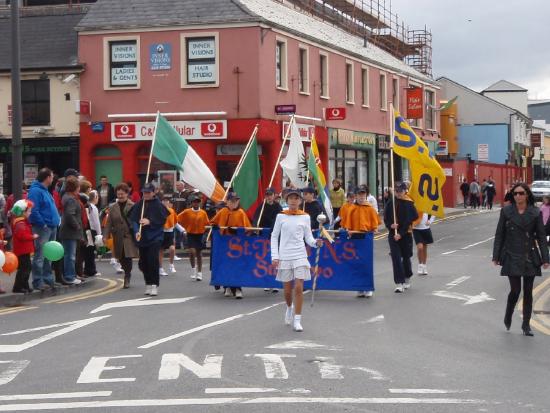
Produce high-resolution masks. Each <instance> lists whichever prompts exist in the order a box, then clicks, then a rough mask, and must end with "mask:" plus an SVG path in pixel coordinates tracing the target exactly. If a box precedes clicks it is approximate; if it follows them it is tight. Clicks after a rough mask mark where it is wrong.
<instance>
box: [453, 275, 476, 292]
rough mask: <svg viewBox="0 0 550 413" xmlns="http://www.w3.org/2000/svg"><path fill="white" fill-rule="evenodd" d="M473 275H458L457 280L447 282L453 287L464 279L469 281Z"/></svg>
mask: <svg viewBox="0 0 550 413" xmlns="http://www.w3.org/2000/svg"><path fill="white" fill-rule="evenodd" d="M470 278H471V277H470V276H469V275H464V276H462V277H458V278H457V279H456V280H453V281H451V282H450V283H447V288H449V289H450V288H453V287H456V286H457V285H458V284H462V283H463V282H464V281H467V280H468V279H470Z"/></svg>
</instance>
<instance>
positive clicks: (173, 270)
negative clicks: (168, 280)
mask: <svg viewBox="0 0 550 413" xmlns="http://www.w3.org/2000/svg"><path fill="white" fill-rule="evenodd" d="M170 272H171V273H172V274H175V273H176V272H177V271H176V267H174V264H170Z"/></svg>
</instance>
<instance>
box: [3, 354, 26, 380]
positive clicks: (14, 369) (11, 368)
mask: <svg viewBox="0 0 550 413" xmlns="http://www.w3.org/2000/svg"><path fill="white" fill-rule="evenodd" d="M29 363H30V360H8V361H0V364H8V368H7V369H6V370H4V371H2V372H0V386H1V385H2V384H6V383H9V382H10V381H12V380H13V379H15V378H16V377H17V375H18V374H19V373H21V372H22V371H23V370H24V369H25V367H27V366H28V365H29Z"/></svg>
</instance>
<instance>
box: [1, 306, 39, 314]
mask: <svg viewBox="0 0 550 413" xmlns="http://www.w3.org/2000/svg"><path fill="white" fill-rule="evenodd" d="M35 308H38V307H14V308H5V309H2V310H0V315H4V314H12V313H18V312H19V311H26V310H34V309H35Z"/></svg>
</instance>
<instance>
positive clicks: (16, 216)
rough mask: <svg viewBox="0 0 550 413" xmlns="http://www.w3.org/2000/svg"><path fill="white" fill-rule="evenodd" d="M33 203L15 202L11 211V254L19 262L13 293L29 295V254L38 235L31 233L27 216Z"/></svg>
mask: <svg viewBox="0 0 550 413" xmlns="http://www.w3.org/2000/svg"><path fill="white" fill-rule="evenodd" d="M32 207H33V203H32V202H31V201H27V200H25V199H21V200H19V201H17V202H16V203H15V204H14V205H13V208H12V209H11V214H12V217H13V218H12V219H13V220H12V233H13V238H12V240H13V253H14V254H15V255H16V256H17V259H18V260H19V268H18V269H17V274H16V275H15V283H14V284H13V292H14V293H24V294H25V293H30V292H32V291H33V290H32V288H30V287H29V276H30V275H31V254H32V253H33V252H34V240H35V239H36V238H38V234H33V233H32V226H31V223H30V222H29V216H30V215H31V210H32Z"/></svg>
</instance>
